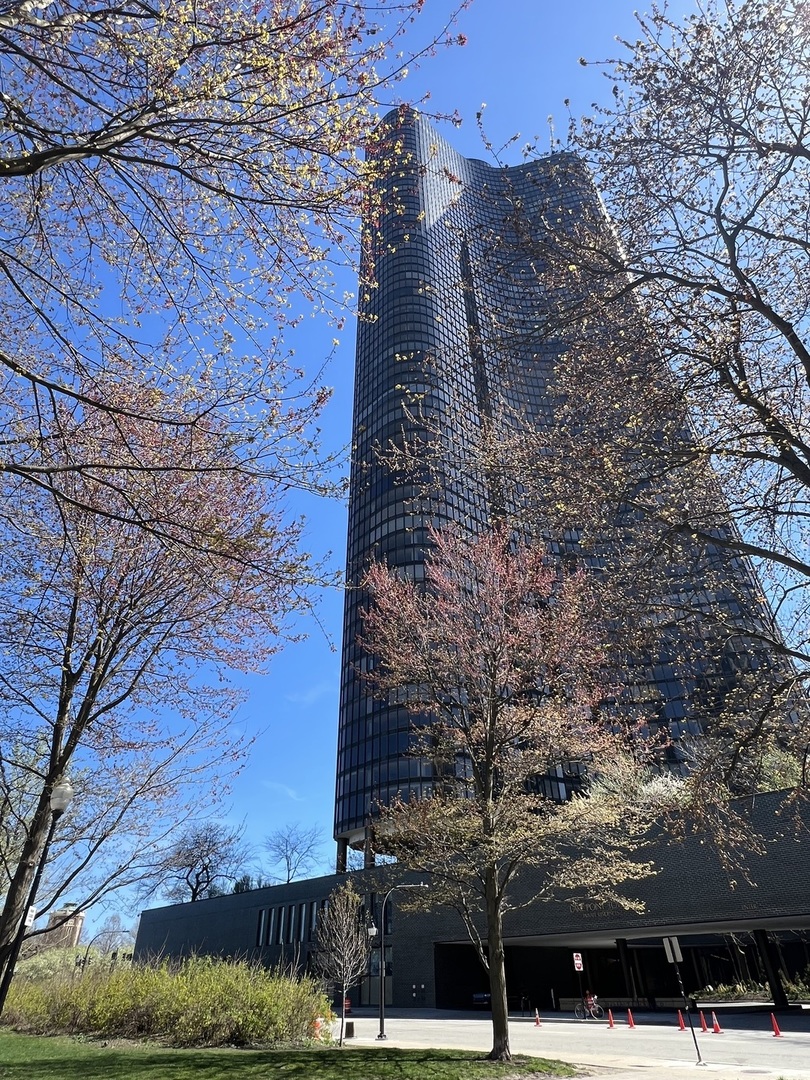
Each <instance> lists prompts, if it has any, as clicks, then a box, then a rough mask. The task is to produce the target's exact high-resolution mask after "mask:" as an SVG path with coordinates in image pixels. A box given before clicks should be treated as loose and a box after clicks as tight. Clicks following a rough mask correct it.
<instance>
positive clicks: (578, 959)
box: [574, 952, 583, 971]
mask: <svg viewBox="0 0 810 1080" xmlns="http://www.w3.org/2000/svg"><path fill="white" fill-rule="evenodd" d="M582 968H583V965H582V953H581V952H575V953H574V971H582Z"/></svg>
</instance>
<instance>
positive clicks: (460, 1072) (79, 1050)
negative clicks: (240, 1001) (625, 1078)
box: [0, 1031, 577, 1080]
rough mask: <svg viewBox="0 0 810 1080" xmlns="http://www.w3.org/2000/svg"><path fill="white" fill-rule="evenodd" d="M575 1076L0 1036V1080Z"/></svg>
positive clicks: (474, 1059)
mask: <svg viewBox="0 0 810 1080" xmlns="http://www.w3.org/2000/svg"><path fill="white" fill-rule="evenodd" d="M576 1075H577V1073H576V1070H575V1069H573V1068H572V1067H571V1066H570V1065H566V1064H565V1063H564V1062H562V1061H548V1060H546V1059H544V1058H529V1057H523V1056H516V1057H515V1058H514V1059H513V1060H512V1061H511V1062H510V1063H508V1064H503V1065H502V1064H498V1063H496V1062H491V1061H486V1060H485V1059H484V1058H482V1056H481V1054H479V1053H476V1052H474V1051H466V1050H401V1049H397V1048H395V1047H387V1046H386V1047H376V1046H375V1047H357V1048H354V1047H351V1048H349V1047H344V1049H342V1050H339V1049H337V1048H322V1049H319V1048H316V1049H312V1050H229V1049H221V1048H216V1049H211V1050H176V1049H172V1048H170V1047H162V1046H155V1045H153V1044H149V1043H127V1044H126V1045H105V1044H104V1043H103V1042H95V1041H92V1040H87V1039H73V1038H67V1037H54V1038H48V1037H44V1036H35V1035H17V1034H15V1033H13V1032H9V1031H0V1080H119V1078H120V1080H507V1078H508V1080H522V1078H523V1077H537V1076H549V1077H558V1076H559V1077H570V1076H576Z"/></svg>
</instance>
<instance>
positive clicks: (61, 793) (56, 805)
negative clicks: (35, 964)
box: [0, 779, 73, 1014]
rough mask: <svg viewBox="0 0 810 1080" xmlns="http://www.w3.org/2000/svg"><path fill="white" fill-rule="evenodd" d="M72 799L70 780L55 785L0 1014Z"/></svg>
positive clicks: (0, 993) (1, 989) (0, 989)
mask: <svg viewBox="0 0 810 1080" xmlns="http://www.w3.org/2000/svg"><path fill="white" fill-rule="evenodd" d="M72 799H73V788H72V786H71V783H70V781H69V780H68V779H64V780H60V781H59V783H58V784H55V785H54V788H53V791H52V792H51V824H50V827H49V828H48V835H47V836H46V837H45V844H44V846H43V848H42V854H41V855H40V857H39V863H38V864H37V870H36V873H35V874H34V880H33V881H32V882H31V891H30V892H29V893H28V903H27V904H26V905H25V908H24V909H23V913H22V917H21V919H20V925H19V927H18V928H17V935H16V937H15V938H14V943H13V944H12V946H11V952H10V953H9V957H8V961H7V963H6V970H5V972H4V973H3V981H2V982H0V1014H2V1012H3V1009H4V1008H5V1004H6V998H7V997H8V988H9V986H10V985H11V980H12V978H13V977H14V968H15V966H16V964H17V958H18V957H19V955H20V949H21V948H22V943H23V938H24V937H25V931H26V925H25V917H26V915H27V914H28V912H29V911H30V910H31V909H32V908H33V906H34V901H35V900H36V896H37V890H38V889H39V883H40V881H41V880H42V873H43V871H44V869H45V863H46V862H47V861H48V849H49V848H50V846H51V840H53V834H54V832H55V831H56V823H57V821H58V820H59V818H60V817H61V816H62V814H64V812H65V810H67V808H68V807H69V806H70V803H71V800H72Z"/></svg>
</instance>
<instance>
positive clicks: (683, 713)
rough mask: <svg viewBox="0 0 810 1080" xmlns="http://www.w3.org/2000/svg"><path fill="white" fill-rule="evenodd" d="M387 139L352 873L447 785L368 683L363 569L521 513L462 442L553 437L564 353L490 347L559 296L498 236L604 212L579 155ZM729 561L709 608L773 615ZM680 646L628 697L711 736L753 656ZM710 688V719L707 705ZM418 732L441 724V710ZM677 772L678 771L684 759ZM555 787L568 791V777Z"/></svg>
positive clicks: (357, 511) (358, 528)
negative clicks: (438, 535)
mask: <svg viewBox="0 0 810 1080" xmlns="http://www.w3.org/2000/svg"><path fill="white" fill-rule="evenodd" d="M382 132H383V145H384V147H386V148H387V149H389V150H390V149H391V148H392V147H393V146H394V145H395V146H396V151H397V153H396V155H395V160H396V165H395V166H393V167H391V168H389V169H388V171H387V173H386V175H385V176H384V177H383V179H382V180H381V181H380V182H379V183H380V192H379V193H380V195H381V200H380V203H381V208H380V211H379V214H378V215H377V216H375V220H373V221H367V222H366V223H365V226H366V228H365V256H366V258H367V259H368V260H371V264H372V265H371V266H369V265H367V267H366V270H367V274H366V277H370V278H371V279H372V280H373V286H372V285H368V284H365V285H363V286H361V292H362V295H361V317H360V322H359V327H358V338H357V357H356V371H355V391H354V393H355V397H354V422H353V461H352V474H351V494H350V502H349V525H348V547H347V582H348V586H349V587H348V589H347V594H346V602H345V614H344V628H343V653H342V677H341V696H340V719H339V738H338V762H337V788H336V811H335V838H336V839H337V841H338V868H339V869H341V868H342V866H341V864H342V862H343V860H344V859H345V854H346V846H347V844H349V845H351V846H353V847H359V846H361V845H362V844H363V843H364V842H365V840H366V837H367V835H368V830H369V826H370V825H371V823H372V821H373V815H374V808H375V806H376V805H377V804H386V803H388V802H389V801H390V800H391V799H392V798H393V797H394V796H395V795H396V794H397V793H398V792H401V793H402V795H403V796H404V797H406V796H408V795H409V794H410V793H415V794H417V795H418V794H421V793H425V792H429V791H430V787H431V785H432V783H433V780H434V775H433V765H432V762H431V761H430V760H429V759H426V758H424V757H420V756H418V754H416V753H415V752H414V744H415V738H416V736H415V734H414V729H415V726H416V727H418V725H419V722H420V718H416V721H415V720H414V717H413V716H412V715H411V714H409V713H408V712H407V710H406V709H405V708H403V707H402V706H400V705H398V704H396V703H394V704H391V703H388V702H382V701H376V700H374V699H373V698H372V697H371V696H370V695H369V694H368V693H367V692H366V690H365V688H364V685H363V681H362V672H363V671H364V670H366V668H367V665H368V658H367V657H366V656H365V655H364V654H363V651H362V649H361V648H360V647H359V646H358V643H357V638H358V634H359V633H360V631H361V628H362V622H361V612H362V609H363V607H364V605H365V604H366V603H367V598H366V597H364V596H363V594H362V591H361V590H360V589H359V588H358V583H359V582H360V581H361V579H362V575H363V571H364V569H365V568H366V567H367V566H368V563H369V561H370V560H371V559H372V558H378V559H384V560H386V561H387V562H388V563H389V565H391V566H394V567H397V568H398V569H399V570H400V571H401V572H402V573H403V574H404V575H407V576H408V577H410V578H411V579H413V580H415V581H420V580H422V579H423V578H424V561H425V552H426V543H427V530H428V529H429V527H430V526H433V527H438V528H441V526H442V525H444V524H446V523H447V522H455V523H458V524H460V525H462V526H463V527H464V528H465V529H466V530H468V531H469V533H470V535H475V534H476V533H477V532H479V531H481V530H482V529H485V528H486V527H487V526H488V525H489V524H490V523H491V522H492V520H493V518H494V517H497V516H501V515H502V514H503V513H504V512H505V511H506V512H507V513H509V512H511V511H514V507H513V506H511V505H505V504H509V503H510V498H511V497H510V495H509V493H508V492H507V493H506V494H505V493H504V492H503V491H502V490H501V489H500V485H499V482H498V479H497V477H493V476H491V475H487V474H486V473H485V472H483V471H481V470H479V469H477V468H476V467H475V466H473V465H471V464H470V462H471V461H473V460H476V459H475V456H474V455H472V454H470V455H466V454H465V445H466V444H468V443H469V444H470V445H471V444H472V443H473V442H474V441H476V440H479V441H480V439H481V437H482V434H485V432H486V429H487V427H488V425H492V424H493V423H497V422H498V418H499V417H502V416H503V415H504V407H506V408H507V409H510V408H511V409H514V410H515V411H516V412H518V411H519V412H520V414H521V415H522V416H523V417H524V418H527V419H528V420H529V421H530V422H531V423H532V424H535V425H538V426H540V427H542V425H543V424H545V423H547V422H548V420H549V417H550V413H551V410H552V408H553V401H552V397H551V395H550V394H549V383H550V380H551V378H552V374H553V369H554V366H555V363H556V360H557V358H558V355H559V351H560V345H559V343H558V342H555V341H554V340H553V339H548V340H546V341H543V340H539V341H538V340H537V336H536V335H534V336H532V335H531V334H529V335H527V340H528V339H529V338H531V345H530V347H528V346H527V347H526V348H525V349H524V350H521V348H520V346H519V345H518V346H514V347H513V348H511V349H510V350H509V351H508V355H504V350H503V349H498V348H496V347H491V341H490V340H489V338H490V337H491V333H490V331H489V330H488V328H487V327H488V325H489V322H491V319H489V318H488V317H489V315H490V314H491V313H492V312H493V311H494V312H497V313H498V314H497V318H498V319H500V320H507V321H508V322H509V323H510V326H511V328H512V329H513V330H514V329H515V328H517V329H520V327H521V326H523V325H525V326H526V327H527V329H530V327H531V324H532V321H533V320H534V319H535V318H536V314H537V310H538V306H542V305H543V303H544V302H547V301H546V300H545V298H544V284H543V280H542V274H541V275H539V276H538V273H537V267H536V265H529V263H528V262H526V263H525V264H523V263H522V261H521V259H522V257H521V255H520V253H519V251H518V250H517V248H516V251H515V257H514V259H513V260H512V261H511V264H510V268H509V273H508V274H499V273H498V272H497V268H495V272H493V269H494V268H493V265H492V262H491V253H490V251H489V248H488V243H487V241H486V240H485V237H491V236H492V235H493V234H494V233H495V232H498V234H499V235H500V238H501V240H503V238H504V236H505V237H506V240H507V245H508V229H509V226H508V224H507V221H508V218H509V215H510V213H511V211H512V209H513V208H514V207H515V206H516V205H518V204H519V205H520V207H521V213H522V214H523V215H525V216H526V217H527V218H530V217H531V215H532V213H533V212H535V211H536V212H538V213H539V212H541V209H542V211H543V212H545V213H546V214H548V212H549V208H552V210H554V212H556V214H557V216H558V217H559V219H561V220H563V221H564V220H566V218H568V219H570V220H575V219H576V218H577V216H578V215H580V214H581V213H582V212H583V208H584V207H585V206H588V207H589V209H590V210H591V211H592V210H593V207H594V205H595V204H596V203H597V202H598V197H597V195H596V192H595V190H594V188H593V186H592V183H591V181H590V178H589V176H588V174H587V173H586V171H585V169H584V168H583V166H582V165H581V163H580V162H579V161H578V159H576V158H574V157H573V156H571V155H568V154H564V153H559V154H554V155H552V156H550V157H548V158H544V159H539V160H535V161H532V162H530V163H527V164H524V165H522V166H518V167H514V168H509V169H502V168H493V167H492V166H490V165H488V164H486V163H484V162H481V161H478V160H474V159H467V158H464V157H462V156H461V155H459V154H457V153H456V152H455V151H454V150H453V149H452V147H451V146H450V145H449V144H448V143H447V142H446V141H445V140H444V139H443V138H442V137H441V136H440V135H439V134H438V133H437V132H436V131H435V130H434V129H433V128H432V126H431V125H430V124H429V123H428V122H427V121H426V120H424V119H422V118H421V117H419V116H418V114H416V113H415V112H413V111H412V110H409V109H401V110H396V111H394V112H392V113H390V114H389V115H388V116H387V117H386V118H385V119H384V121H383V122H382ZM501 250H503V245H501ZM488 260H489V267H488V268H487V261H488ZM369 271H370V273H369ZM485 315H487V318H485V317H484V316H485ZM520 337H521V335H520V334H519V333H518V334H515V335H513V338H514V340H520ZM437 437H438V439H439V440H440V441H441V442H442V443H443V444H444V445H446V446H447V447H452V452H451V453H447V454H445V455H444V456H443V457H439V458H438V459H436V460H433V461H432V463H431V464H430V466H429V467H426V469H425V472H424V473H420V470H419V469H418V468H416V469H413V468H411V469H408V468H402V469H399V468H397V467H392V465H391V462H390V460H386V457H387V454H386V453H385V452H383V453H382V454H381V451H388V450H390V448H392V447H395V448H397V449H399V450H400V451H405V450H408V449H410V450H411V451H412V452H413V458H412V459H411V460H414V459H415V458H416V457H418V453H419V447H420V446H424V445H425V444H426V443H429V442H431V441H433V442H435V441H436V439H437ZM729 527H731V526H729ZM547 539H548V542H549V544H550V547H551V549H555V548H556V550H557V552H558V553H559V552H560V551H562V550H563V549H565V548H566V547H568V548H572V549H575V548H576V537H575V536H570V535H568V536H562V537H559V538H557V540H556V541H552V540H551V539H550V538H547ZM703 555H704V556H705V555H706V553H705V552H704V553H703ZM719 557H721V558H722V559H725V561H726V563H727V564H728V565H727V566H726V567H725V568H724V570H723V573H724V574H728V575H731V576H732V577H734V578H735V587H734V589H729V590H728V591H727V595H725V596H723V595H720V594H719V593H718V591H717V590H715V591H714V592H713V593H712V595H711V596H707V597H706V598H705V602H706V603H709V604H721V605H722V604H726V605H727V609H728V614H729V616H730V617H732V618H738V617H739V615H740V610H739V606H738V605H739V601H738V599H737V598H738V597H739V596H740V595H743V596H746V597H749V598H750V599H751V604H750V605H746V606H748V607H749V612H748V615H747V617H748V618H754V620H757V619H760V618H761V619H764V620H767V619H769V615H768V613H767V611H766V609H765V607H764V604H763V602H762V601H761V599H760V598H759V590H758V586H757V584H756V581H755V579H754V577H753V575H752V574H751V572H750V570H749V569H748V567H747V565H746V564H745V563H744V562H742V561H741V560H739V559H730V558H727V557H726V556H722V555H721V556H719ZM681 571H682V572H681ZM684 575H685V576H688V577H690V580H691V579H692V578H693V577H694V565H690V566H689V567H688V568H683V567H682V568H678V567H674V568H673V569H672V576H671V582H670V588H671V589H672V590H673V592H674V591H675V590H677V589H678V588H680V587H681V585H682V584H683V582H682V581H680V584H679V580H680V579H682V578H683V577H684ZM692 591H693V592H694V589H693V590H692ZM673 635H674V637H673V638H672V641H673V647H672V655H668V654H667V650H666V649H664V650H661V651H659V652H658V653H656V654H655V655H647V656H643V657H635V658H633V659H632V660H631V661H630V662H629V663H628V667H629V668H630V669H631V670H630V671H629V673H628V680H627V681H628V683H629V685H628V687H627V691H626V695H625V696H626V699H627V701H628V702H630V703H632V704H633V705H634V706H635V705H636V704H637V702H638V701H639V700H644V701H647V702H654V706H652V707H651V713H650V722H651V724H658V725H661V726H662V728H665V729H666V730H667V731H668V732H669V734H670V735H671V736H672V737H673V738H674V739H675V741H676V743H677V739H678V737H679V736H681V735H683V734H684V733H685V732H693V733H698V732H699V731H700V730H701V727H702V725H703V723H704V720H705V713H706V710H707V708H708V709H710V708H711V707H712V706H711V702H710V701H709V698H710V697H711V695H712V694H714V695H715V698H717V700H720V699H722V698H723V696H724V689H723V688H724V687H726V686H730V685H732V684H733V682H734V679H735V672H736V671H737V669H738V667H739V663H738V661H739V657H736V658H735V656H733V655H729V650H728V647H726V648H725V654H724V655H719V654H718V655H715V656H714V657H709V656H708V650H707V649H706V648H705V641H701V640H699V639H700V635H699V633H698V632H697V631H696V630H695V627H694V625H691V626H690V628H688V629H687V630H684V629H683V628H680V629H678V630H677V631H673ZM684 635H686V637H687V638H688V637H689V636H690V635H692V637H693V640H692V641H691V642H687V645H688V646H690V647H691V653H692V654H693V657H694V663H693V665H692V667H691V670H690V668H689V664H687V665H686V666H684V663H683V656H684V652H685V651H686V652H689V651H690V648H686V649H684V642H683V638H684ZM675 636H677V637H679V638H680V640H679V642H678V647H677V649H676V647H675ZM735 648H736V649H737V652H739V653H740V654H742V653H743V652H744V653H746V654H747V652H748V650H746V649H743V648H739V647H735ZM721 651H722V650H721ZM732 651H733V650H732ZM676 652H677V654H678V657H679V660H678V663H676V662H675V654H676ZM745 662H746V663H750V660H748V659H747V660H746V661H745ZM701 694H702V699H701V700H702V708H701V709H700V710H698V709H696V708H695V706H694V701H696V700H697V698H698V697H700V696H701ZM690 702H693V704H692V705H690ZM698 712H700V714H701V715H700V718H699V717H698ZM422 722H425V723H429V717H425V718H422ZM672 764H673V765H674V766H676V767H677V751H675V752H674V753H673V761H672ZM546 782H548V783H553V778H550V779H547V781H546ZM559 786H560V791H559V795H560V797H564V795H565V785H564V783H563V781H562V779H560V784H559Z"/></svg>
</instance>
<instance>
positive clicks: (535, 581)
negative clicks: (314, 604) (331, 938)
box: [363, 526, 674, 1060]
mask: <svg viewBox="0 0 810 1080" xmlns="http://www.w3.org/2000/svg"><path fill="white" fill-rule="evenodd" d="M429 545H430V548H429V551H430V554H429V557H428V561H427V565H426V579H425V585H424V588H423V587H421V586H420V585H418V584H415V583H413V582H411V581H408V580H404V579H403V578H402V577H401V576H400V575H399V574H398V573H397V572H396V571H394V570H391V569H388V568H387V567H385V566H384V565H382V564H375V565H373V566H372V568H371V569H370V571H369V573H368V575H367V577H366V579H365V582H364V587H365V588H367V589H368V590H369V595H370V597H371V601H370V605H369V608H368V611H367V613H366V616H365V620H364V633H363V646H364V649H365V651H367V652H368V653H369V654H370V655H371V656H372V657H373V658H374V661H375V662H374V666H373V669H372V670H371V671H370V673H369V674H368V683H369V688H370V690H372V691H373V692H374V693H375V694H378V695H380V696H384V697H385V698H386V699H388V700H391V699H392V697H394V698H395V699H396V700H397V701H399V702H401V703H402V704H403V705H405V706H406V707H407V708H408V709H409V711H411V712H412V713H413V714H414V717H415V723H416V731H417V733H419V735H420V738H419V742H418V752H419V753H421V754H422V755H423V756H424V757H425V759H426V764H429V765H430V770H431V771H432V772H433V774H434V776H435V780H434V783H433V788H432V791H431V792H430V794H429V795H422V796H421V797H417V796H416V795H415V794H414V793H410V792H407V791H404V792H403V793H402V795H401V797H400V798H399V799H397V800H396V801H395V802H394V803H393V805H391V806H387V807H386V806H382V807H379V817H380V822H379V825H378V829H377V842H378V844H380V845H381V846H382V847H383V849H384V850H387V851H389V852H390V853H392V854H394V855H395V856H396V857H397V860H398V862H399V863H400V864H402V865H404V866H406V867H408V868H410V869H413V870H416V871H419V872H421V873H426V874H429V875H430V877H431V881H432V896H431V899H432V901H433V902H441V903H444V904H447V905H450V906H451V907H454V908H455V909H456V910H457V911H458V912H459V914H460V915H461V917H462V919H463V921H464V924H465V926H466V929H467V932H468V934H469V936H470V939H471V941H472V942H473V944H474V946H475V948H476V950H477V953H478V956H479V958H480V960H481V963H482V964H483V965H484V967H485V969H486V970H487V972H488V975H489V985H490V993H491V1001H492V1025H493V1047H492V1051H491V1054H490V1056H491V1057H492V1058H493V1059H496V1060H508V1059H509V1058H510V1048H509V1028H508V1015H507V997H506V978H505V967H504V934H503V918H504V914H505V913H506V912H507V911H508V910H509V909H510V906H512V905H513V904H514V903H515V902H516V901H515V899H514V895H513V885H514V883H515V881H516V878H517V877H518V875H519V874H520V872H521V870H523V869H524V868H526V867H528V866H539V865H542V866H543V868H544V881H545V882H546V885H545V888H546V890H547V893H548V894H549V895H550V894H551V893H552V892H553V891H554V889H555V886H556V887H559V888H561V890H562V891H563V892H564V893H565V894H566V895H567V896H568V897H569V898H576V897H579V898H580V899H581V898H582V897H583V896H587V897H589V898H591V899H597V900H601V901H606V900H608V899H609V900H613V901H615V902H616V903H619V904H621V905H624V906H631V907H632V906H633V905H634V900H633V898H632V896H631V895H628V893H627V892H626V891H625V890H624V889H623V888H622V886H623V885H624V884H625V883H627V882H630V881H632V880H634V879H636V878H638V877H640V876H643V875H644V874H646V873H647V872H649V870H650V867H649V866H648V865H646V864H645V863H644V862H643V860H642V859H640V858H639V857H638V851H639V849H640V847H641V846H642V844H641V840H640V830H641V828H642V825H643V823H644V822H645V821H648V820H649V819H648V817H647V814H648V813H649V809H650V806H651V805H652V804H653V803H654V802H655V800H656V799H658V798H663V800H664V801H665V802H666V801H667V800H668V799H671V798H672V797H673V790H674V786H673V785H671V784H669V783H668V782H667V781H666V780H663V781H662V780H658V781H653V783H652V784H649V783H648V778H647V766H648V764H649V762H648V760H647V748H646V747H645V746H644V744H643V740H640V739H639V740H638V741H637V742H636V743H635V745H634V744H633V734H634V733H633V732H632V731H629V730H628V731H623V730H621V725H617V724H616V723H615V718H613V717H611V716H610V715H604V714H603V713H602V711H601V710H600V709H599V708H598V707H597V706H598V703H599V702H600V701H601V700H602V699H604V698H605V697H606V696H608V687H607V686H606V685H605V682H604V671H603V663H604V652H603V650H602V649H601V647H600V645H599V632H598V626H599V617H598V611H597V609H596V607H595V605H594V603H593V597H592V594H591V593H590V588H589V581H588V578H587V576H586V575H585V574H583V573H582V572H566V573H562V572H558V569H557V568H556V567H555V565H554V563H553V562H550V561H549V559H548V557H547V554H546V551H545V549H544V548H543V547H542V546H527V545H522V544H519V543H517V542H516V541H515V540H514V538H513V537H510V536H509V533H508V531H507V530H506V529H505V528H504V527H502V526H499V527H496V528H494V529H492V530H491V531H489V532H485V533H484V534H483V535H481V536H479V537H477V538H473V539H470V538H468V537H464V536H463V535H462V534H461V533H460V531H459V530H457V529H451V528H447V529H444V530H443V531H441V532H434V533H432V534H431V536H430V537H429ZM588 773H590V776H591V783H590V787H589V797H588V798H583V797H579V796H581V795H584V794H585V787H586V783H587V782H586V780H585V777H586V775H587V774H588ZM564 776H568V777H569V778H571V777H576V776H579V777H580V782H579V789H577V782H576V781H573V783H574V797H572V798H570V799H568V800H567V801H566V800H560V799H559V782H560V777H564ZM553 777H556V778H557V781H556V782H554V781H553V779H552V778H553ZM563 782H564V781H563ZM563 882H564V883H565V884H564V885H561V884H560V883H563Z"/></svg>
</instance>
